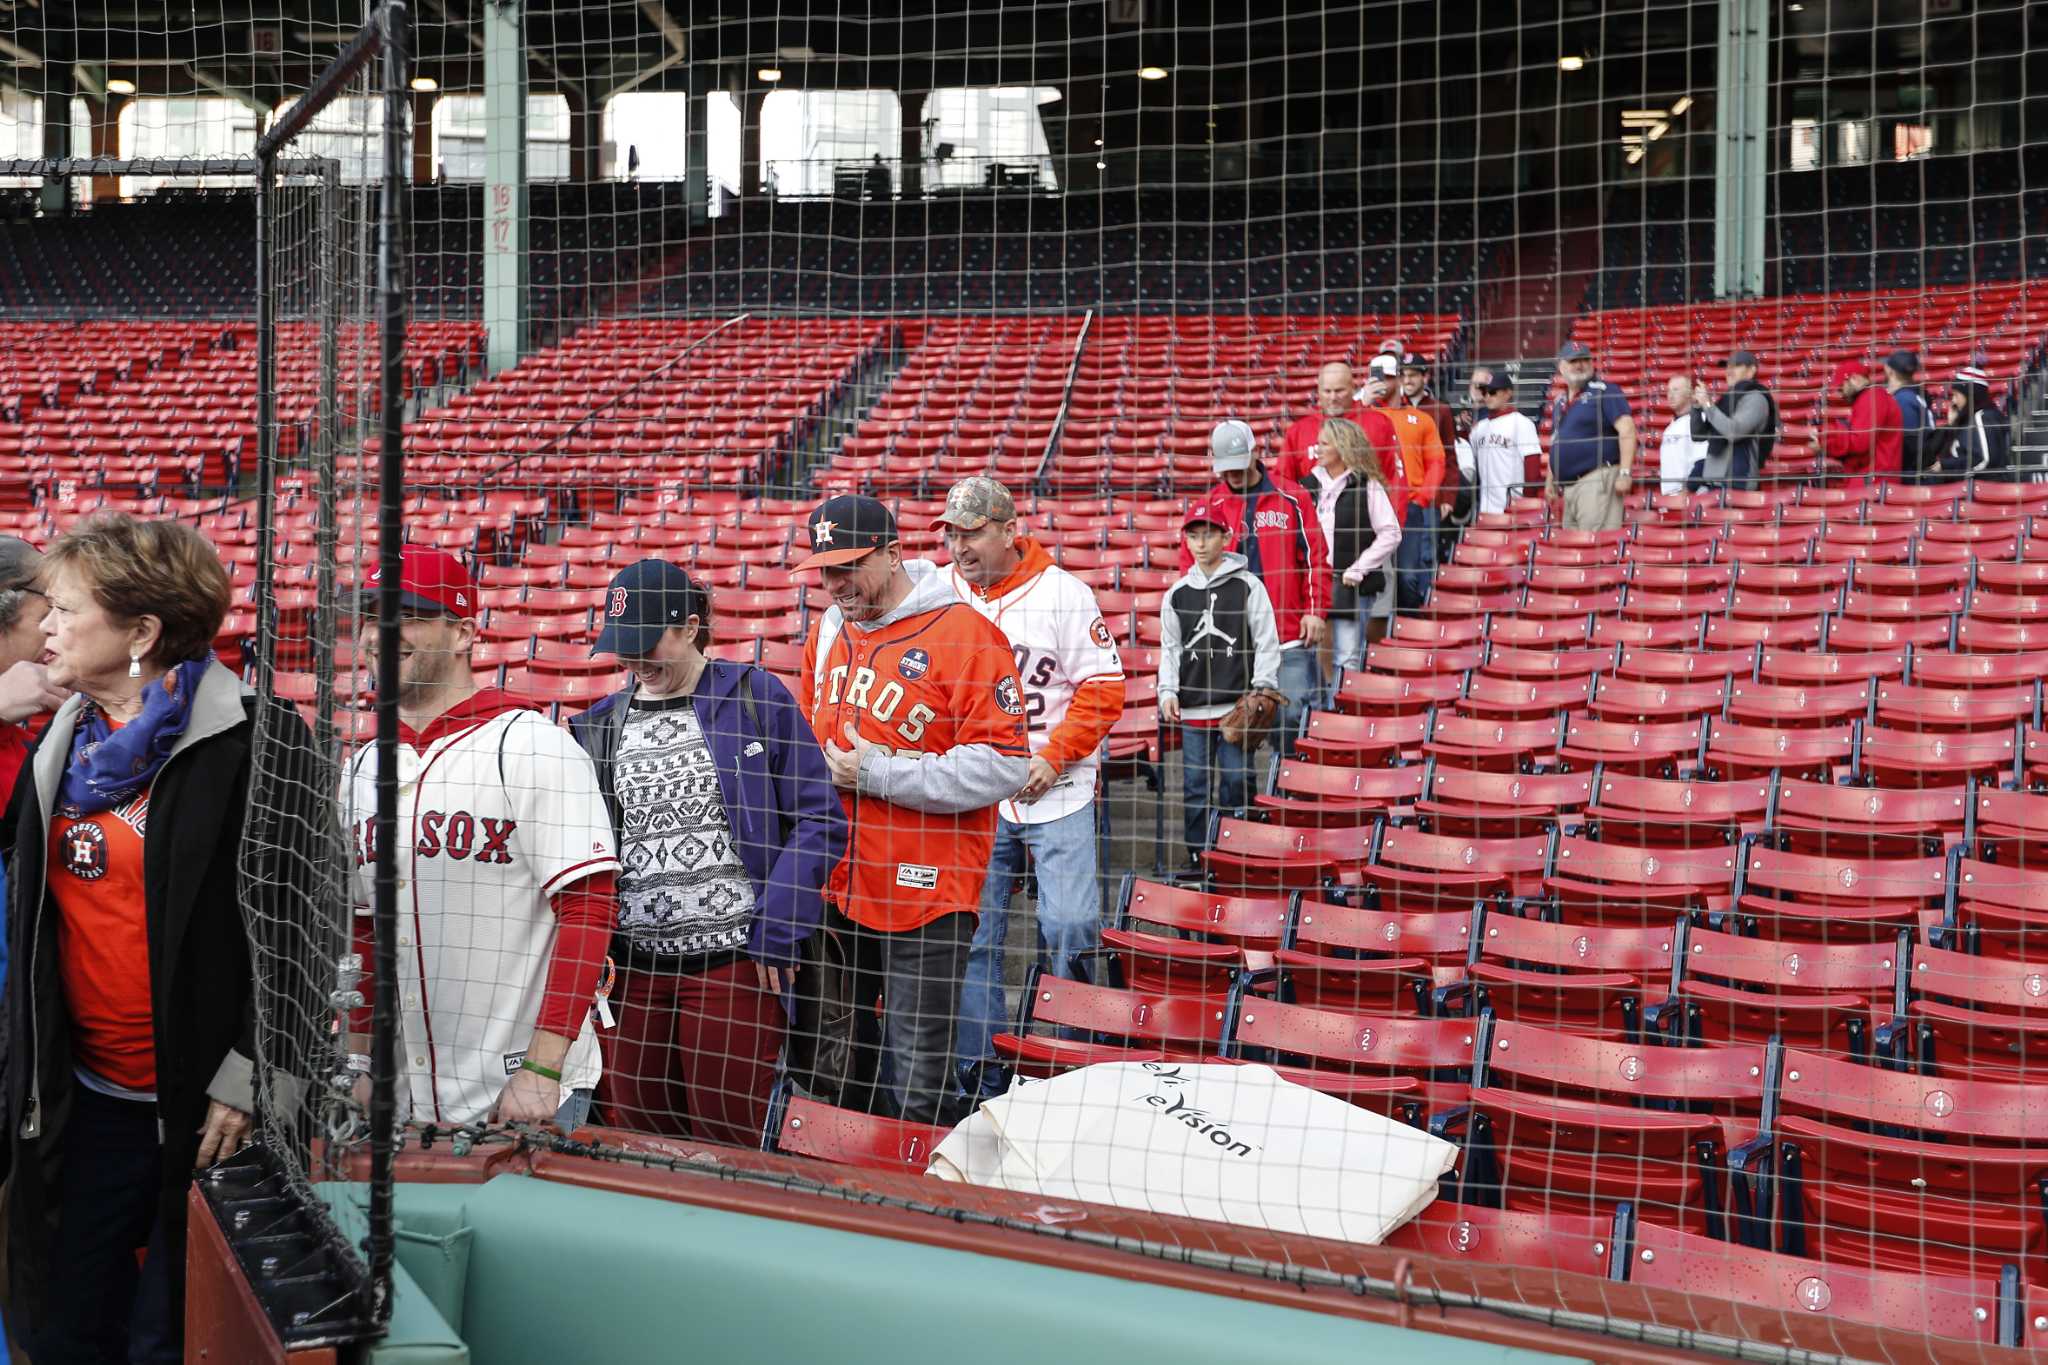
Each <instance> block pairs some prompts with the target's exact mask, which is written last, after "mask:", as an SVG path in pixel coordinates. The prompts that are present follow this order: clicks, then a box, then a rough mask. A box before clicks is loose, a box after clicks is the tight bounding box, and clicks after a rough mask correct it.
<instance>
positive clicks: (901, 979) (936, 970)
mask: <svg viewBox="0 0 2048 1365" xmlns="http://www.w3.org/2000/svg"><path fill="white" fill-rule="evenodd" d="M826 913H827V914H828V915H830V916H831V922H832V924H833V926H834V927H835V928H837V929H838V931H839V932H840V933H841V934H843V935H845V936H846V942H847V945H848V951H849V954H850V956H851V958H852V967H853V978H852V988H853V1001H854V1055H853V1068H854V1085H853V1087H852V1089H851V1092H850V1097H849V1098H850V1100H851V1102H853V1103H856V1104H858V1103H860V1102H861V1100H862V1098H863V1097H868V1098H867V1102H866V1104H865V1107H866V1108H867V1109H869V1110H870V1111H871V1112H873V1113H877V1114H887V1115H890V1116H891V1117H894V1118H901V1119H908V1120H910V1121H912V1122H914V1123H941V1122H951V1121H953V1120H954V1118H955V1117H956V1113H955V1110H956V1108H957V1106H956V1105H955V1104H954V1102H953V1093H954V1090H955V1086H954V1084H953V1028H954V1023H955V1021H956V1020H957V1019H958V1018H959V1015H960V983H961V980H962V979H963V978H964V977H965V976H966V974H967V950H968V948H969V946H970V945H971V944H972V943H973V941H974V928H975V924H976V922H977V920H976V912H975V911H973V910H965V911H961V912H959V913H956V914H950V915H941V916H939V917H938V918H937V919H935V920H933V921H932V922H931V923H930V924H927V925H925V926H923V927H922V928H918V929H911V930H908V931H906V932H904V933H900V934H885V933H881V932H879V931H877V930H874V929H866V928H862V927H861V926H860V925H858V924H855V923H854V922H853V921H852V920H849V919H847V918H846V917H845V916H843V915H841V914H840V913H839V912H838V911H837V910H836V909H828V910H827V911H826ZM876 996H880V997H881V999H882V1013H881V1017H880V1018H879V1019H877V1018H876V1017H875V1011H874V1009H873V1002H874V1000H875V997H876Z"/></svg>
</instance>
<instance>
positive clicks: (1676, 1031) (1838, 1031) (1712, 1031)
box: [1646, 925, 1908, 1057]
mask: <svg viewBox="0 0 2048 1365" xmlns="http://www.w3.org/2000/svg"><path fill="white" fill-rule="evenodd" d="M1907 943H1908V939H1907V937H1906V935H1905V934H1904V933H1901V934H1899V935H1897V936H1895V937H1893V938H1891V939H1889V940H1881V941H1878V942H1871V943H1853V942H1852V943H1807V942H1792V941H1787V940H1784V939H1776V938H1750V937H1745V936H1743V935H1740V934H1722V933H1716V932H1714V931H1713V930H1710V929H1703V928H1701V927H1699V926H1698V925H1689V926H1687V927H1686V929H1685V930H1684V943H1683V947H1682V948H1681V957H1682V961H1681V962H1680V964H1679V971H1678V975H1677V977H1676V986H1675V993H1674V994H1673V995H1672V997H1671V998H1670V999H1669V1000H1666V1001H1663V1002H1662V1003H1659V1004H1657V1005H1655V1006H1654V1007H1653V1008H1651V1009H1649V1010H1648V1011H1647V1013H1646V1021H1647V1022H1648V1023H1649V1024H1650V1025H1651V1026H1652V1027H1654V1028H1656V1029H1658V1030H1659V1031H1661V1032H1663V1033H1664V1034H1666V1035H1667V1036H1668V1037H1669V1038H1671V1039H1672V1040H1674V1041H1678V1040H1683V1041H1684V1042H1687V1043H1690V1044H1698V1043H1702V1042H1705V1043H1727V1042H1744V1043H1764V1042H1768V1041H1770V1039H1771V1038H1772V1037H1773V1036H1778V1037H1782V1038H1783V1039H1784V1040H1785V1041H1787V1042H1788V1043H1790V1044H1791V1045H1793V1046H1795V1047H1805V1048H1813V1049H1817V1050H1835V1051H1842V1052H1846V1053H1849V1054H1850V1055H1852V1056H1857V1057H1868V1056H1869V1055H1870V1051H1871V1045H1872V1030H1873V1029H1874V1028H1876V1027H1877V1026H1878V1024H1880V1023H1882V1022H1886V1021H1889V1020H1890V1018H1891V1017H1892V1005H1893V1001H1894V997H1895V994H1896V991H1897V987H1898V979H1899V977H1898V974H1899V964H1900V962H1901V961H1902V960H1904V959H1903V956H1902V955H1903V954H1904V953H1905V952H1906V951H1907Z"/></svg>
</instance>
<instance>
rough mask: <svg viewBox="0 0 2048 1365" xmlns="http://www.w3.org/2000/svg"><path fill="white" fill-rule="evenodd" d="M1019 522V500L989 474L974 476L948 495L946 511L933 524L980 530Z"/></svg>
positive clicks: (954, 487) (933, 520) (961, 481)
mask: <svg viewBox="0 0 2048 1365" xmlns="http://www.w3.org/2000/svg"><path fill="white" fill-rule="evenodd" d="M1016 519H1017V500H1016V499H1015V498H1013V497H1011V496H1010V490H1009V489H1007V488H1005V487H1003V486H1002V485H1001V484H1000V483H997V482H996V481H995V480H994V479H991V478H990V477H988V475H986V474H974V475H970V476H969V477H967V478H964V479H962V480H960V482H958V483H956V484H954V485H953V487H952V488H951V490H949V491H948V492H947V494H946V510H945V511H943V512H941V513H939V515H938V516H937V517H935V518H933V519H932V525H934V526H952V527H955V528H957V529H959V530H962V531H979V530H980V529H981V528H982V527H984V526H986V525H988V524H989V523H990V522H992V521H1015V520H1016Z"/></svg>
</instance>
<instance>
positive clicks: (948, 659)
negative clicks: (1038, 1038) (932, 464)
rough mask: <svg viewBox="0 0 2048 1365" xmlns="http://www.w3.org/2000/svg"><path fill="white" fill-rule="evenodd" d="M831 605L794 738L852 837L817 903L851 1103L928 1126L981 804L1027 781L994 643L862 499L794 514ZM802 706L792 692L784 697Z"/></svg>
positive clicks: (988, 840)
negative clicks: (847, 1025)
mask: <svg viewBox="0 0 2048 1365" xmlns="http://www.w3.org/2000/svg"><path fill="white" fill-rule="evenodd" d="M808 529H809V532H810V538H811V554H810V556H809V558H807V559H805V560H803V561H802V562H801V563H799V564H798V565H797V566H796V567H797V568H798V569H799V570H805V569H817V570H819V571H820V572H821V573H822V574H823V576H824V580H825V588H826V590H827V591H828V592H829V593H831V595H832V605H831V607H829V608H828V609H827V610H826V612H825V614H824V616H823V617H821V618H820V619H819V622H818V626H817V629H816V630H814V631H813V632H812V634H811V638H810V639H809V640H808V641H807V642H806V643H805V645H804V680H805V681H807V682H808V684H809V687H808V695H809V698H810V700H809V706H808V709H809V714H810V721H811V728H812V729H813V730H815V731H816V732H817V734H818V736H819V739H820V742H821V743H823V745H824V748H825V760H826V762H827V763H828V764H829V765H830V767H831V769H832V781H833V783H834V784H835V785H836V786H838V787H839V788H840V789H841V792H842V793H843V795H842V799H843V800H844V801H845V802H846V810H847V816H848V818H849V819H850V820H851V821H852V837H851V838H850V840H849V841H848V845H847V852H846V858H845V859H844V861H842V862H841V863H840V864H839V866H838V867H837V868H836V869H834V870H833V873H832V876H831V879H830V880H829V881H828V882H827V883H826V887H825V904H826V911H825V914H826V921H827V923H828V924H829V925H831V926H832V927H833V928H835V929H836V930H837V931H838V932H839V934H840V935H841V936H842V938H843V939H844V941H845V942H846V943H847V944H848V945H849V946H850V951H849V953H848V957H849V959H850V961H851V964H852V968H853V987H854V989H853V999H854V1000H855V1001H856V1002H867V1001H872V1000H873V999H874V998H875V997H876V996H877V995H880V996H881V997H882V1017H881V1019H880V1021H879V1022H878V1021H877V1020H876V1019H875V1017H874V1012H873V1011H872V1010H869V1009H862V1008H857V1009H856V1011H855V1016H856V1023H857V1027H858V1030H859V1034H858V1037H857V1039H856V1053H857V1056H856V1063H855V1065H856V1075H855V1078H854V1079H855V1091H854V1093H855V1094H856V1095H857V1096H858V1095H859V1094H860V1093H861V1092H863V1091H865V1090H866V1089H867V1088H868V1086H869V1085H870V1084H871V1083H873V1084H874V1086H875V1090H876V1094H875V1096H874V1098H873V1099H871V1100H869V1101H868V1103H867V1107H868V1108H870V1109H872V1110H873V1111H874V1112H877V1113H883V1114H889V1115H893V1116H895V1117H898V1118H904V1119H909V1120H912V1121H914V1122H919V1123H935V1122H938V1121H940V1119H941V1117H942V1110H945V1109H949V1108H950V1107H951V1106H950V1105H949V1104H948V1103H947V1100H948V1096H949V1094H950V1092H951V1091H952V1090H953V1077H952V1066H951V1062H952V1050H953V1049H952V1043H953V1023H954V1017H955V1015H956V1014H957V1013H958V1012H959V1004H960V983H961V979H962V977H963V975H964V974H965V972H966V967H967V951H968V946H969V944H970V942H971V941H972V939H973V936H974V930H975V926H976V923H977V920H978V912H979V907H980V904H981V891H982V883H983V882H984V880H985V879H986V878H987V875H988V865H989V855H990V852H991V851H992V849H993V847H994V844H995V832H996V803H997V802H999V801H1003V800H1005V799H1007V798H1009V797H1012V796H1015V795H1016V794H1017V792H1018V790H1019V789H1020V788H1022V787H1023V786H1024V785H1025V783H1026V781H1027V780H1028V779H1029V777H1030V775H1031V747H1030V741H1029V736H1028V733H1027V731H1026V728H1025V702H1024V687H1023V683H1022V681H1021V680H1020V679H1019V678H1018V676H1017V667H1016V664H1015V662H1014V661H1013V660H1012V658H1011V655H1010V644H1009V641H1008V640H1007V639H1005V638H1004V636H1003V632H1002V631H1001V630H999V629H998V628H997V627H996V626H995V625H994V624H993V623H992V622H990V621H989V620H988V619H987V618H986V617H984V616H982V615H981V614H980V613H979V612H977V611H976V610H975V609H974V608H973V607H970V606H968V605H967V604H966V603H965V602H963V601H961V600H960V596H959V594H958V593H956V592H955V591H954V590H953V588H952V587H951V586H950V585H949V584H948V583H947V581H946V579H945V577H944V576H943V575H942V574H941V573H940V571H939V569H938V568H937V567H936V566H935V565H933V564H931V563H930V562H929V561H926V560H912V561H909V562H905V560H904V558H903V547H902V545H901V544H900V543H899V542H898V540H897V536H896V518H895V517H894V516H893V515H891V514H890V512H889V509H888V508H886V507H884V506H883V505H882V504H881V503H879V502H877V501H875V500H874V499H873V498H863V497H856V496H852V495H847V496H841V497H836V498H828V499H826V501H825V502H823V503H822V504H820V505H819V507H818V509H817V510H816V511H814V512H812V513H811V516H810V521H809V523H808ZM799 687H800V690H802V685H801V684H800V685H799Z"/></svg>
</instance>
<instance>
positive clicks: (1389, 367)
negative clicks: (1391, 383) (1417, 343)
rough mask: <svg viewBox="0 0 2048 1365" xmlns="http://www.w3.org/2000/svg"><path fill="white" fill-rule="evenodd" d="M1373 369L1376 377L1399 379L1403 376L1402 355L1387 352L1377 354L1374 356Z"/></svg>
mask: <svg viewBox="0 0 2048 1365" xmlns="http://www.w3.org/2000/svg"><path fill="white" fill-rule="evenodd" d="M1371 371H1372V374H1373V376H1374V377H1375V378H1379V379H1399V378H1400V377H1401V357H1399V356H1397V355H1387V354H1385V353H1381V354H1379V355H1376V356H1374V357H1373V358H1372V365H1371Z"/></svg>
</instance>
